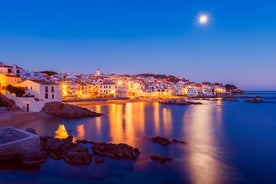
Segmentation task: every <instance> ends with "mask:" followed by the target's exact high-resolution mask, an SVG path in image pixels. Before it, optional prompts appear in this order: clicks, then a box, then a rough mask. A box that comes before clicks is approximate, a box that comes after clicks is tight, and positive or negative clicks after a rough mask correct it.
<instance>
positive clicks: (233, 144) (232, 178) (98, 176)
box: [0, 91, 276, 184]
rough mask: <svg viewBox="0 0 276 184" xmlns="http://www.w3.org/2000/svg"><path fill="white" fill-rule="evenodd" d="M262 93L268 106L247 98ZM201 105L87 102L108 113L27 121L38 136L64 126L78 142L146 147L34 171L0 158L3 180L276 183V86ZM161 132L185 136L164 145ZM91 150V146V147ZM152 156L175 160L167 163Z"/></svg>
mask: <svg viewBox="0 0 276 184" xmlns="http://www.w3.org/2000/svg"><path fill="white" fill-rule="evenodd" d="M256 96H260V97H261V98H262V99H263V100H264V101H266V102H269V103H247V102H245V101H246V100H248V99H252V97H256ZM194 101H197V102H202V103H203V104H202V105H189V106H180V105H165V104H159V103H158V102H152V103H149V102H133V103H126V104H108V105H88V106H86V107H87V108H89V109H90V110H92V111H96V112H99V113H102V114H104V115H103V116H101V117H93V118H83V119H73V120H67V119H57V120H56V121H53V122H44V121H41V122H38V123H36V124H33V123H28V122H26V124H24V125H21V126H20V127H19V128H21V129H25V128H27V127H31V128H34V129H35V130H36V132H37V133H38V134H39V135H42V136H45V135H54V133H55V131H56V130H57V128H58V126H59V124H61V123H62V124H64V126H65V128H66V130H67V132H68V133H69V134H70V135H72V136H73V137H74V139H75V140H78V139H79V140H83V139H86V140H90V141H96V142H112V143H127V144H129V145H132V146H134V147H137V148H139V149H140V151H141V153H140V155H139V156H138V159H137V161H133V160H126V159H110V158H107V157H102V156H95V155H94V156H93V158H95V157H97V158H102V159H103V160H104V163H102V164H96V163H95V162H94V161H92V162H91V163H90V164H89V165H82V166H80V165H71V164H68V163H66V162H65V161H63V160H54V159H51V158H48V160H47V161H46V162H45V163H44V164H41V165H40V166H39V167H35V168H25V167H22V166H20V164H18V163H13V164H11V163H8V164H7V163H0V183H1V184H2V183H11V184H15V183H16V184H17V183H23V184H24V183H25V184H31V183H35V184H39V183H41V184H44V183H45V184H48V183H49V184H50V183H51V184H52V183H60V184H61V183H66V184H71V183H72V184H76V183H108V184H115V183H131V184H135V183H137V184H138V183H139V184H141V183H164V184H167V183H168V184H178V183H181V184H183V183H188V184H189V183H191V184H227V183H229V184H232V183H233V184H243V183H250V184H255V183H256V184H257V183H258V184H259V183H268V184H269V183H271V184H275V183H276V91H247V92H246V93H245V94H241V95H237V98H235V99H234V100H233V99H231V100H223V99H221V98H216V99H213V98H212V99H198V100H194ZM154 136H164V137H167V138H169V139H171V140H172V139H177V140H181V141H184V142H185V144H181V143H171V144H170V145H167V146H162V145H159V144H156V143H153V142H152V141H151V138H152V137H154ZM85 146H86V147H87V148H88V149H89V150H90V151H91V145H89V144H88V145H85ZM151 155H160V156H166V157H171V158H173V160H172V161H170V162H167V163H164V164H160V163H159V162H156V161H153V160H151V159H150V157H151Z"/></svg>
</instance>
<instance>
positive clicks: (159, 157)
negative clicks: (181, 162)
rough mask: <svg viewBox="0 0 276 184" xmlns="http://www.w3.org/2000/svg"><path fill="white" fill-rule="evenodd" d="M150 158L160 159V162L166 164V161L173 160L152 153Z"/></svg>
mask: <svg viewBox="0 0 276 184" xmlns="http://www.w3.org/2000/svg"><path fill="white" fill-rule="evenodd" d="M150 158H151V159H152V160H154V161H158V162H159V163H160V164H164V163H166V162H169V161H172V158H170V157H161V156H158V155H152V156H151V157H150Z"/></svg>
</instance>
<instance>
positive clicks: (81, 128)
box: [77, 124, 85, 140]
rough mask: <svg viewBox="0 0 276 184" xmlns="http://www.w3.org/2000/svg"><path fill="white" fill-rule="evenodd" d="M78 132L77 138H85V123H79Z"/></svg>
mask: <svg viewBox="0 0 276 184" xmlns="http://www.w3.org/2000/svg"><path fill="white" fill-rule="evenodd" d="M77 132H78V136H77V138H78V139H79V140H83V139H84V138H85V127H84V124H80V125H77Z"/></svg>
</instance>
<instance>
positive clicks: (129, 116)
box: [125, 103, 135, 146]
mask: <svg viewBox="0 0 276 184" xmlns="http://www.w3.org/2000/svg"><path fill="white" fill-rule="evenodd" d="M125 125H126V126H125V133H126V137H127V138H128V141H127V142H128V143H129V144H130V145H133V146H134V145H135V141H134V140H135V134H134V133H135V128H134V123H133V103H127V104H126V106H125Z"/></svg>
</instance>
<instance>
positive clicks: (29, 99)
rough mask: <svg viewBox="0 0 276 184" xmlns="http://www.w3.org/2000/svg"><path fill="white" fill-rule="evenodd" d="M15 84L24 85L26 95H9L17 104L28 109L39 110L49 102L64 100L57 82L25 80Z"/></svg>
mask: <svg viewBox="0 0 276 184" xmlns="http://www.w3.org/2000/svg"><path fill="white" fill-rule="evenodd" d="M15 86H17V87H24V88H25V89H26V96H24V97H15V96H14V95H9V97H10V98H11V99H12V100H14V101H15V103H16V105H18V106H19V107H21V108H22V109H23V110H26V111H30V112H37V111H40V110H41V109H42V107H43V106H44V105H45V103H47V102H52V101H61V100H62V95H61V89H60V85H59V84H57V83H53V82H47V81H42V80H25V81H23V82H20V83H18V84H16V85H15Z"/></svg>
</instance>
